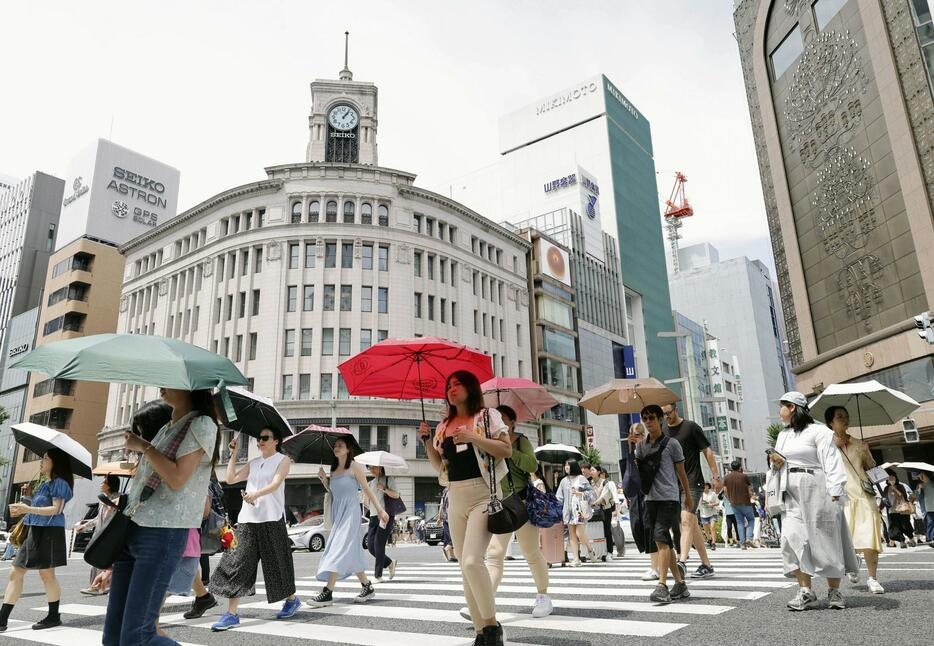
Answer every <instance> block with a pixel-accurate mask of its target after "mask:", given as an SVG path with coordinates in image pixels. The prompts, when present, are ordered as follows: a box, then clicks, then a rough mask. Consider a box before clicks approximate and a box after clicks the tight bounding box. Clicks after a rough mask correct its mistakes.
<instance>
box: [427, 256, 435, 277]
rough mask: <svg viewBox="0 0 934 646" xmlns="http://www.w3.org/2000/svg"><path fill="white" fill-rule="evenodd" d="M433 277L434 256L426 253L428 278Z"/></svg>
mask: <svg viewBox="0 0 934 646" xmlns="http://www.w3.org/2000/svg"><path fill="white" fill-rule="evenodd" d="M434 279H435V257H434V256H432V255H431V254H428V280H434Z"/></svg>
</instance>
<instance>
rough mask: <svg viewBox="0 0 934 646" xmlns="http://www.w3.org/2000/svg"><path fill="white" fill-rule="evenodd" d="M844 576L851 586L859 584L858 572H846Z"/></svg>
mask: <svg viewBox="0 0 934 646" xmlns="http://www.w3.org/2000/svg"><path fill="white" fill-rule="evenodd" d="M846 576H847V578H848V579H849V580H850V583H852V584H853V585H856V584H857V583H859V572H847V573H846Z"/></svg>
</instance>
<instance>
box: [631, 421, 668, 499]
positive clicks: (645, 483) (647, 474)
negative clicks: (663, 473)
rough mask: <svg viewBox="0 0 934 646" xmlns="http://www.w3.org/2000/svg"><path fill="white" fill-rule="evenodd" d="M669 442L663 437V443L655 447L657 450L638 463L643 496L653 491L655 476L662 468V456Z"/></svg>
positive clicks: (665, 436) (666, 437)
mask: <svg viewBox="0 0 934 646" xmlns="http://www.w3.org/2000/svg"><path fill="white" fill-rule="evenodd" d="M668 440H669V437H668V436H667V435H663V436H662V439H661V441H660V442H659V443H658V444H657V445H655V446H656V447H657V448H655V450H653V451H652V452H651V453H648V454H646V455H644V456H643V457H642V458H640V459H639V460H638V461H637V462H636V464H637V465H638V467H639V479H640V480H641V481H642V493H643V495H648V494H649V492H650V491H651V490H652V483H654V482H655V476H656V475H657V474H658V469H659V467H661V464H662V454H664V453H665V447H666V446H668Z"/></svg>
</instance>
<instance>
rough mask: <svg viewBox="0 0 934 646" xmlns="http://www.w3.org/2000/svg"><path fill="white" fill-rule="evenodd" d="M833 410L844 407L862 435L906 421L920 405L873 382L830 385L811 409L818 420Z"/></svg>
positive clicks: (895, 391)
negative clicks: (870, 429) (864, 430)
mask: <svg viewBox="0 0 934 646" xmlns="http://www.w3.org/2000/svg"><path fill="white" fill-rule="evenodd" d="M831 406H842V407H843V408H845V409H846V411H847V413H849V414H850V419H851V420H852V419H854V418H855V420H856V423H857V424H858V425H859V427H860V435H862V427H863V426H885V425H887V424H895V423H896V422H898V421H899V420H900V419H904V418H905V417H907V416H908V415H910V414H911V413H913V412H914V411H916V410H917V409H918V408H919V407H920V406H921V404H919V403H918V402H916V401H915V400H913V399H912V398H911V397H909V396H908V395H906V394H904V393H900V392H898V391H897V390H892V389H891V388H887V387H885V386H883V385H882V384H880V383H879V382H878V381H876V380H874V379H870V380H869V381H861V382H858V383H853V384H831V385H830V386H828V387H827V389H826V390H824V392H822V393H821V394H820V395H818V396H817V397H816V398H815V399H814V400H813V401H812V402H811V404H810V406H808V408H809V409H810V411H811V415H813V416H814V417H815V418H816V419H819V420H822V419H823V417H824V411H826V410H827V409H828V408H830V407H831Z"/></svg>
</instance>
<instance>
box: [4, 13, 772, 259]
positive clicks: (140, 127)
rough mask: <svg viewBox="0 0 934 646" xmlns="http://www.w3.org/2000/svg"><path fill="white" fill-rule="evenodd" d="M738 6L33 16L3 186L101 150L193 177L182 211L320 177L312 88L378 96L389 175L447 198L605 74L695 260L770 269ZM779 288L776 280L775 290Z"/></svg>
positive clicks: (20, 36)
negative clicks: (545, 113) (314, 164)
mask: <svg viewBox="0 0 934 646" xmlns="http://www.w3.org/2000/svg"><path fill="white" fill-rule="evenodd" d="M732 7H733V3H732V1H731V0H655V1H652V2H645V1H644V0H638V1H637V0H605V1H604V0H569V1H564V2H560V1H558V0H501V1H499V2H496V1H493V0H471V1H458V2H455V1H453V0H434V1H433V2H429V1H423V0H381V1H370V0H355V1H354V2H344V3H333V2H321V1H320V0H318V1H312V0H304V1H298V0H293V1H284V0H264V1H263V2H259V1H257V2H245V1H241V0H227V1H226V2H215V1H213V0H204V1H199V2H178V1H175V0H162V1H160V2H159V3H149V4H146V5H139V4H137V3H129V2H109V1H103V0H102V1H99V2H94V3H66V2H57V1H56V2H53V1H50V2H17V3H10V4H7V5H6V6H5V7H4V12H3V13H4V16H3V20H2V22H0V61H2V66H3V93H2V100H0V174H5V175H11V176H14V177H25V176H27V175H29V174H30V173H32V172H34V171H36V170H42V171H44V172H47V173H51V174H53V175H58V176H60V177H63V176H64V175H65V174H66V170H67V167H68V162H69V160H70V159H71V158H72V156H74V154H75V153H77V152H78V151H79V150H80V149H81V148H83V147H84V146H86V145H87V144H88V143H90V142H92V141H93V140H94V139H95V138H97V137H104V138H108V139H111V140H113V141H114V142H116V143H118V144H121V145H123V146H126V147H128V148H132V149H134V150H136V151H138V152H140V153H143V154H145V155H148V156H150V157H154V158H156V159H159V160H160V161H163V162H165V163H168V164H170V165H172V166H175V167H177V168H178V169H179V170H180V171H181V186H180V191H179V210H180V211H182V210H185V209H187V208H190V207H191V206H194V205H195V204H197V203H199V202H201V201H203V200H205V199H207V198H209V197H211V196H212V195H214V194H216V193H219V192H221V191H223V190H226V189H228V188H231V187H234V186H238V185H240V184H244V183H247V182H252V181H256V180H259V179H263V178H264V177H265V173H264V171H263V168H264V167H265V166H271V165H275V164H282V163H290V162H300V161H304V158H305V146H306V144H307V138H308V127H307V123H308V114H309V110H310V90H309V87H308V86H309V83H310V82H311V81H312V80H314V79H316V78H337V74H338V72H339V70H340V69H341V67H343V53H344V42H343V33H344V31H345V30H348V31H350V32H351V36H350V69H351V70H352V71H353V74H354V80H357V81H370V82H373V83H375V84H376V85H377V86H378V87H379V135H378V136H379V163H380V165H381V166H387V167H391V168H398V169H403V170H407V171H410V172H414V173H416V174H417V175H418V179H417V184H418V185H420V186H423V187H425V188H428V189H431V190H435V191H438V192H440V193H446V192H447V186H448V184H449V181H450V180H451V179H452V178H454V177H458V176H461V175H463V174H465V173H468V172H470V171H473V170H475V169H478V168H482V167H485V166H488V165H490V164H491V163H493V162H494V161H495V160H496V156H497V154H498V150H497V149H498V146H497V144H498V134H497V121H498V119H499V117H500V116H502V115H504V114H506V113H508V112H511V111H512V110H515V109H516V108H519V107H522V106H524V105H526V104H528V103H532V102H534V101H535V100H537V99H539V98H543V97H545V96H547V95H549V94H552V93H554V92H556V91H558V90H560V89H562V88H564V87H567V86H569V85H572V84H573V83H575V82H577V81H579V80H582V79H584V78H587V77H589V76H592V75H594V74H598V73H604V74H606V76H607V77H608V78H609V79H610V80H612V81H613V83H614V84H616V86H617V87H619V88H620V89H621V90H622V92H623V93H624V94H625V95H626V96H627V98H628V99H629V100H630V102H632V103H633V104H634V105H635V107H636V108H638V109H639V111H640V112H641V113H642V114H643V115H645V116H646V117H647V118H648V120H649V122H650V123H651V126H652V135H653V143H654V148H655V163H656V168H657V170H658V192H659V194H660V200H664V199H666V198H667V197H668V195H669V193H670V191H671V187H672V184H673V182H674V173H675V171H682V172H683V173H685V175H686V176H687V178H688V183H687V187H686V189H687V196H688V199H689V200H690V202H691V204H692V206H693V207H694V213H695V215H694V217H692V218H690V220H688V221H687V222H686V223H685V226H684V228H683V229H682V234H683V240H682V241H681V244H682V245H687V244H693V243H695V242H702V241H706V242H711V243H712V244H714V245H715V246H717V247H718V248H719V250H720V255H721V258H730V257H734V256H737V255H747V256H749V257H750V258H753V259H755V258H758V259H761V260H763V261H764V262H765V263H766V264H767V265H768V266H769V267H770V268H771V267H773V262H772V255H771V246H770V243H769V237H768V229H767V225H766V221H765V210H764V206H763V201H762V191H761V185H760V183H759V174H758V165H757V162H756V157H755V150H754V147H753V140H752V132H751V127H750V124H749V112H748V108H747V105H746V95H745V90H744V86H743V78H742V72H741V69H740V63H739V54H738V51H737V47H736V41H735V39H734V37H733V31H734V29H733V20H732ZM773 277H774V270H773Z"/></svg>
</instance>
